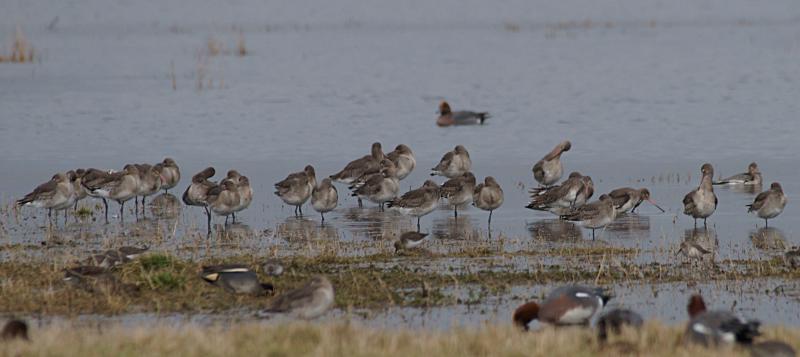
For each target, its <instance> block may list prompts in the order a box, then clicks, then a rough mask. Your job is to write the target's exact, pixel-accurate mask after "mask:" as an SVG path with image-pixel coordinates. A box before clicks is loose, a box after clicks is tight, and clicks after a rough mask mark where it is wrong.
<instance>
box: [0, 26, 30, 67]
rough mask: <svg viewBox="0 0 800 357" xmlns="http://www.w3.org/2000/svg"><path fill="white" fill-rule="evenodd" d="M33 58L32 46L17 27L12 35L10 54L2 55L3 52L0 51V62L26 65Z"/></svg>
mask: <svg viewBox="0 0 800 357" xmlns="http://www.w3.org/2000/svg"><path fill="white" fill-rule="evenodd" d="M34 57H35V51H34V50H33V46H32V45H31V44H30V42H28V39H27V38H25V34H24V33H23V32H22V29H21V28H20V27H17V31H16V32H15V33H14V41H13V42H12V45H11V52H10V53H8V54H3V51H0V62H11V63H28V62H33V59H34Z"/></svg>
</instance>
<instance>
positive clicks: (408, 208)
mask: <svg viewBox="0 0 800 357" xmlns="http://www.w3.org/2000/svg"><path fill="white" fill-rule="evenodd" d="M439 196H440V193H439V185H438V184H436V182H434V181H433V180H427V181H425V183H424V184H423V185H422V187H420V188H418V189H415V190H411V191H408V192H406V193H404V194H403V196H401V197H400V198H398V199H395V200H393V201H391V202H389V208H392V209H394V210H397V211H399V212H400V213H402V214H407V215H411V216H413V217H417V232H419V230H420V226H419V221H420V219H421V218H422V216H424V215H427V214H428V213H431V212H433V210H435V209H436V205H437V204H438V203H439Z"/></svg>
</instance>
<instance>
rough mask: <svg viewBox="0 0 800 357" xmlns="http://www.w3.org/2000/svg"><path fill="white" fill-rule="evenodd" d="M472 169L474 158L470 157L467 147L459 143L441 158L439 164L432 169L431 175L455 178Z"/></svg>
mask: <svg viewBox="0 0 800 357" xmlns="http://www.w3.org/2000/svg"><path fill="white" fill-rule="evenodd" d="M471 169H472V159H470V158H469V152H467V149H466V148H465V147H464V146H462V145H458V146H456V147H455V149H453V151H449V152H447V153H446V154H444V156H443V157H442V159H441V160H439V164H437V165H436V167H434V168H432V169H431V171H432V172H431V176H436V175H439V176H444V177H447V178H455V177H458V176H461V175H463V174H465V173H467V172H469V171H470V170H471Z"/></svg>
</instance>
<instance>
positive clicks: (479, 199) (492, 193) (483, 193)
mask: <svg viewBox="0 0 800 357" xmlns="http://www.w3.org/2000/svg"><path fill="white" fill-rule="evenodd" d="M503 199H504V197H503V189H502V188H500V185H499V184H498V183H497V181H496V180H495V179H494V177H492V176H486V178H485V179H484V180H483V183H482V184H479V185H478V186H475V191H473V192H472V205H473V206H475V207H478V208H480V209H482V210H484V211H489V227H491V226H492V212H494V210H496V209H498V208H500V206H502V205H503Z"/></svg>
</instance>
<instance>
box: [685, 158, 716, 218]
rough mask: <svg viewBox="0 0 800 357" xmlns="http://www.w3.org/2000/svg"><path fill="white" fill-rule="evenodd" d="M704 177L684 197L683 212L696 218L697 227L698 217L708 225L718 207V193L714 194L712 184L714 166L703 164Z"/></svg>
mask: <svg viewBox="0 0 800 357" xmlns="http://www.w3.org/2000/svg"><path fill="white" fill-rule="evenodd" d="M700 172H701V173H702V174H703V177H702V178H701V179H700V186H698V187H697V188H696V189H694V190H692V191H691V192H689V193H687V194H686V196H685V197H684V198H683V214H685V215H687V216H691V217H692V218H694V226H695V227H697V219H698V218H702V219H703V226H707V221H706V220H707V219H708V217H709V216H711V215H712V214H714V211H715V210H716V209H717V202H718V201H717V195H715V194H714V186H712V185H711V178H712V177H714V167H713V166H711V164H703V166H702V167H701V168H700Z"/></svg>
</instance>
